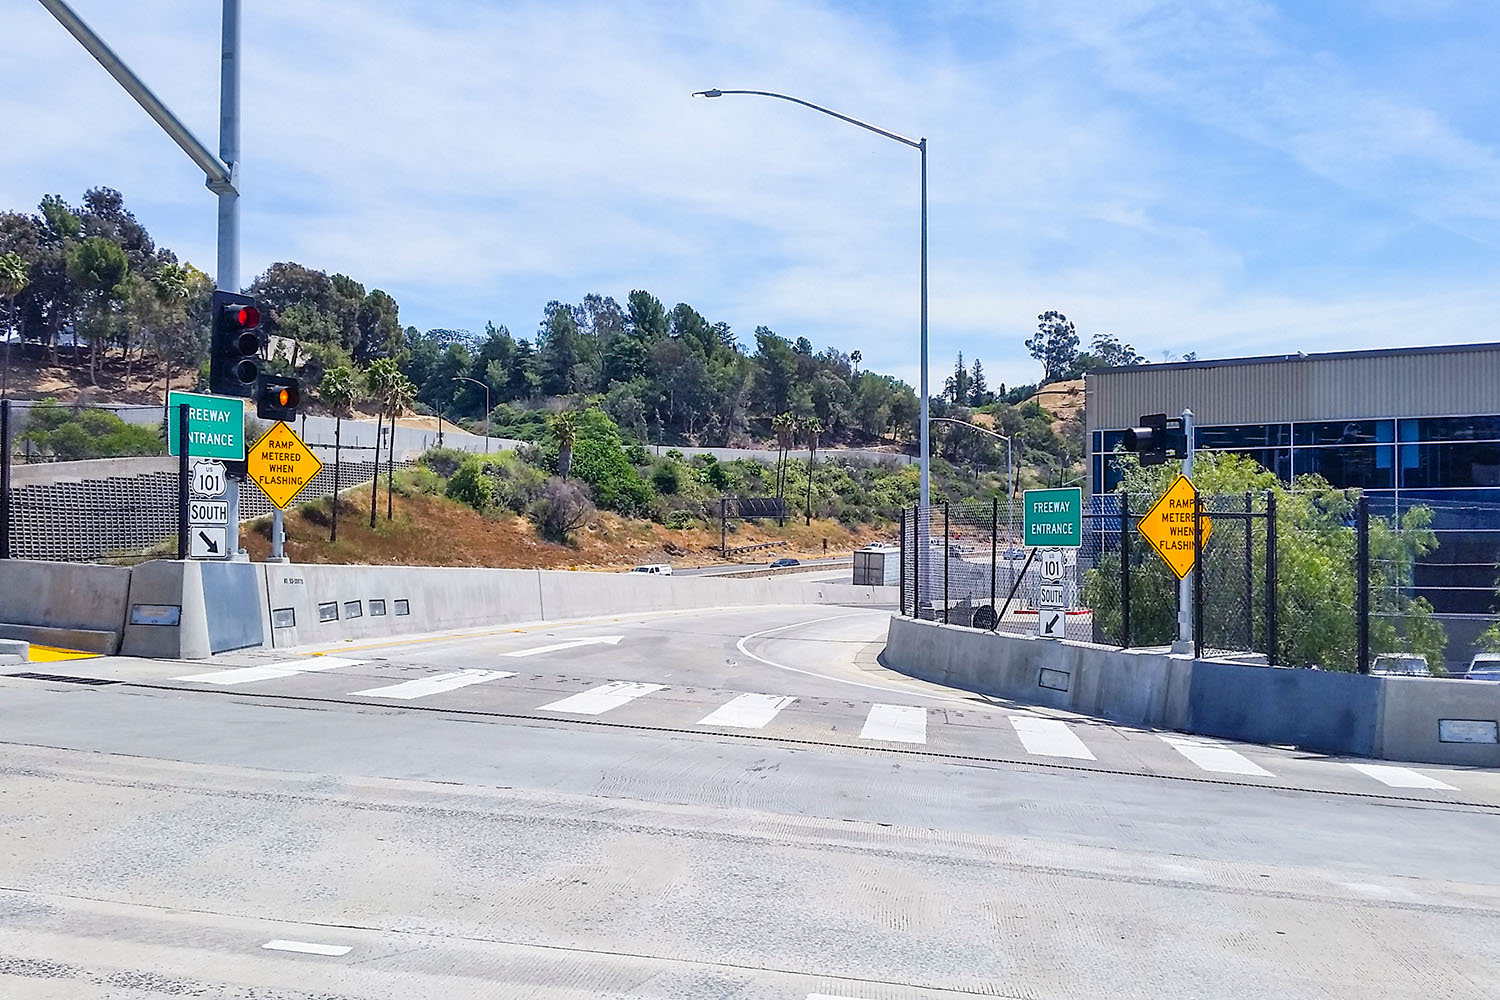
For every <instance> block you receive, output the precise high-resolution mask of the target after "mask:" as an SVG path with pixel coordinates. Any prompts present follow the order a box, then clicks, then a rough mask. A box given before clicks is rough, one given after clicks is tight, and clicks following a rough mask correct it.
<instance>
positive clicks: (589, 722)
mask: <svg viewBox="0 0 1500 1000" xmlns="http://www.w3.org/2000/svg"><path fill="white" fill-rule="evenodd" d="M0 676H7V675H0ZM111 687H113V688H114V689H116V690H118V689H120V688H141V689H143V690H150V691H174V692H178V693H181V692H184V691H186V692H191V693H193V694H202V695H219V696H228V697H237V698H254V699H260V700H263V701H285V702H308V703H311V704H318V705H354V706H358V707H361V708H374V709H380V710H382V711H383V712H384V713H385V714H387V715H395V714H399V713H401V712H428V713H431V714H434V715H446V716H454V717H464V716H468V717H471V718H472V719H475V720H483V719H509V720H513V721H517V722H546V723H553V724H561V725H570V726H597V727H599V728H601V729H620V730H626V731H630V732H642V733H670V734H672V735H675V736H694V737H699V738H702V737H709V738H719V739H731V740H754V741H758V742H762V743H775V744H784V745H787V746H798V747H831V748H834V749H839V750H855V751H860V752H864V753H877V754H904V755H907V756H912V757H930V758H933V759H935V760H955V761H962V762H964V763H970V764H1005V765H1008V766H1012V767H1035V768H1042V769H1044V770H1050V771H1076V772H1079V773H1082V774H1112V775H1116V776H1120V777H1127V778H1156V779H1159V780H1162V781H1183V782H1190V783H1193V784H1198V785H1222V786H1225V787H1229V788H1262V789H1265V790H1266V791H1271V792H1300V793H1302V794H1305V795H1336V796H1341V797H1344V798H1356V799H1374V800H1376V801H1381V802H1392V803H1401V804H1408V805H1432V806H1454V807H1460V808H1467V809H1480V810H1484V811H1485V812H1495V813H1500V805H1497V804H1495V803H1490V802H1470V801H1467V800H1463V799H1456V800H1455V799H1431V798H1415V797H1412V796H1403V795H1388V794H1384V793H1381V792H1346V791H1340V790H1338V789H1327V788H1302V787H1299V786H1296V785H1271V784H1264V783H1260V782H1252V781H1228V780H1225V779H1223V778H1200V777H1197V776H1196V775H1185V774H1162V773H1159V772H1157V771H1146V772H1141V771H1123V770H1120V769H1119V768H1110V767H1083V766H1081V765H1078V764H1058V763H1054V762H1052V761H1042V760H1029V759H1018V758H1014V757H980V756H978V755H977V754H961V753H947V752H944V751H941V750H913V749H908V748H905V747H887V746H874V745H868V746H867V745H864V744H859V743H839V742H836V741H832V740H809V739H799V738H797V737H794V736H767V735H764V734H761V733H754V732H745V733H737V732H729V731H724V730H717V729H715V730H704V729H681V728H674V727H671V726H645V725H641V724H639V723H629V722H609V721H606V720H604V719H589V718H578V719H573V718H566V717H560V716H551V715H526V714H523V713H519V712H483V711H478V710H475V709H464V708H441V707H439V706H437V705H388V704H382V703H381V702H376V701H356V700H352V699H349V698H319V697H313V696H309V695H292V694H275V693H270V692H261V693H257V692H253V691H237V690H232V689H230V688H222V689H219V688H213V689H208V688H190V687H175V686H173V685H170V684H148V683H145V682H141V681H121V682H120V683H118V684H114V685H111ZM0 746H23V747H24V746H38V747H44V748H46V749H53V750H70V749H73V748H71V747H65V746H53V745H51V744H43V743H16V742H15V741H13V740H0ZM120 756H128V757H142V756H143V755H141V754H121V755H120ZM145 759H156V758H145Z"/></svg>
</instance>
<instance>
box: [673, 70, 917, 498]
mask: <svg viewBox="0 0 1500 1000" xmlns="http://www.w3.org/2000/svg"><path fill="white" fill-rule="evenodd" d="M725 94H748V95H753V96H755V97H774V98H776V99H777V100H778V101H790V102H791V103H792V104H800V105H802V106H803V107H804V108H810V109H812V110H813V111H817V112H819V113H820V114H825V115H827V116H828V117H830V118H837V119H839V120H840V121H845V122H848V123H849V124H850V125H857V126H859V127H860V128H862V129H865V130H867V131H870V132H874V133H875V134H876V135H883V136H885V137H886V138H887V139H894V140H895V141H896V142H899V143H901V144H903V145H906V146H910V147H911V148H912V149H915V150H916V151H917V152H918V153H920V154H921V165H922V186H921V192H922V198H921V204H922V271H921V281H922V323H921V362H922V365H921V378H920V382H921V384H920V385H919V386H918V388H917V396H918V398H917V407H918V411H919V417H920V430H919V431H918V432H917V434H918V437H919V438H920V440H919V441H918V454H919V459H918V460H919V461H920V462H921V483H920V486H919V490H918V497H919V502H920V505H921V506H923V507H927V506H929V505H930V504H931V502H932V500H931V494H930V490H929V482H930V468H929V461H928V449H929V446H930V443H929V440H928V438H929V434H928V427H927V425H928V420H929V416H928V411H929V410H930V409H931V400H930V399H929V397H928V394H927V138H926V137H925V136H923V137H922V138H920V139H912V138H910V137H908V136H904V135H901V134H900V133H898V132H889V131H887V130H886V129H883V128H880V127H878V126H876V125H871V124H870V123H869V122H863V121H860V120H859V119H858V118H851V117H849V116H848V115H845V114H840V113H839V112H837V111H834V110H833V109H832V108H825V107H823V106H822V105H820V104H814V103H812V102H811V101H804V100H803V99H802V98H800V97H791V96H789V95H787V94H778V93H775V92H774V91H770V90H720V89H719V88H717V87H714V88H713V89H711V90H696V91H694V92H693V96H694V97H723V96H724V95H725Z"/></svg>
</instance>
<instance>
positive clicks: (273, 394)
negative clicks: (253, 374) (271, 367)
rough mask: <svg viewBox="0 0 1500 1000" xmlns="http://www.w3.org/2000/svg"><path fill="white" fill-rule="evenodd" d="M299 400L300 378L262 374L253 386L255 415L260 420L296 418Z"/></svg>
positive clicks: (291, 419) (300, 397)
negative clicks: (257, 382) (254, 386)
mask: <svg viewBox="0 0 1500 1000" xmlns="http://www.w3.org/2000/svg"><path fill="white" fill-rule="evenodd" d="M301 402H302V380H301V379H295V378H288V377H286V376H285V375H262V376H261V377H260V382H259V384H258V385H257V386H256V388H255V415H256V416H257V417H260V418H261V419H262V420H285V421H293V420H296V419H297V406H298V405H299V404H300V403H301Z"/></svg>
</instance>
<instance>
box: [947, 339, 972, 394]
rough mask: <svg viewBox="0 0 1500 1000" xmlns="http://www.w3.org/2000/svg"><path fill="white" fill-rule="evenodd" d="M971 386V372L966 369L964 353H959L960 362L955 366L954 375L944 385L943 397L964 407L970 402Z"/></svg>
mask: <svg viewBox="0 0 1500 1000" xmlns="http://www.w3.org/2000/svg"><path fill="white" fill-rule="evenodd" d="M971 385H972V383H971V382H970V380H969V370H968V369H967V368H965V367H964V352H963V351H959V352H958V360H957V361H956V362H954V364H953V374H952V375H949V376H948V378H947V379H946V380H945V381H944V383H943V395H944V396H945V397H946V398H947V399H948V401H949V402H950V403H954V404H956V405H959V406H962V405H964V404H966V403H968V401H969V390H970V386H971Z"/></svg>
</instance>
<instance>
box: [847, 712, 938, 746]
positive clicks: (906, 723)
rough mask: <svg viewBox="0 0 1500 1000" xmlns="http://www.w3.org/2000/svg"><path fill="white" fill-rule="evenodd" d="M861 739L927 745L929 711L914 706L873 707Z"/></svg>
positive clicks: (861, 731)
mask: <svg viewBox="0 0 1500 1000" xmlns="http://www.w3.org/2000/svg"><path fill="white" fill-rule="evenodd" d="M859 738H860V739H862V740H883V741H885V742H887V743H926V742H927V709H925V708H921V707H918V706H913V705H871V706H870V714H869V715H867V716H865V728H863V729H861V730H860V731H859Z"/></svg>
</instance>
